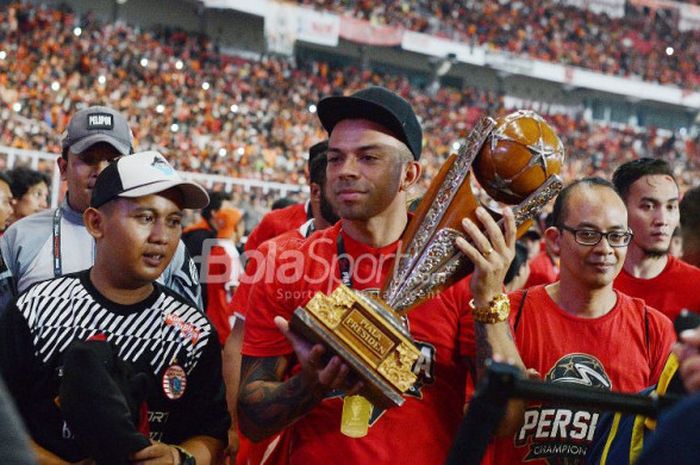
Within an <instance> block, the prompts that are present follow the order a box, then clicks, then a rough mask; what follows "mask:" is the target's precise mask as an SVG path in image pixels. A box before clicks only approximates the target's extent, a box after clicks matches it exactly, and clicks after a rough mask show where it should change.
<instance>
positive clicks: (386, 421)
mask: <svg viewBox="0 0 700 465" xmlns="http://www.w3.org/2000/svg"><path fill="white" fill-rule="evenodd" d="M341 224H342V222H339V223H338V224H336V225H335V226H333V227H331V228H329V229H325V230H323V231H318V232H316V233H314V234H313V235H312V236H310V237H309V238H308V239H307V240H305V241H303V242H302V243H301V244H299V245H298V247H293V248H288V249H287V250H285V251H283V252H281V253H280V254H278V255H277V257H275V258H274V259H273V260H272V261H270V262H268V263H266V264H265V267H266V268H268V269H269V268H270V267H271V268H272V269H273V270H274V271H275V273H272V275H273V279H271V280H270V281H267V282H266V280H265V279H264V277H262V276H263V274H261V277H262V279H261V281H258V282H257V283H255V284H253V285H252V287H251V289H250V296H249V303H248V315H247V317H246V330H245V336H244V341H243V354H244V355H247V356H255V357H272V356H282V355H287V354H290V353H292V348H291V346H290V345H289V343H288V342H287V340H286V339H285V338H284V336H283V335H282V334H281V333H280V332H279V331H278V329H277V327H276V326H275V324H274V323H273V318H274V317H275V316H276V315H282V316H284V317H285V318H288V319H289V318H291V316H292V313H293V312H294V310H295V309H296V308H297V307H299V306H303V305H304V304H306V303H307V302H308V300H309V299H311V297H313V296H314V295H315V294H316V292H318V291H323V292H324V293H329V292H331V291H332V290H333V289H335V288H336V287H337V286H338V285H339V284H340V277H339V267H338V265H337V261H336V260H334V259H335V258H336V257H337V246H336V241H337V237H338V235H339V234H341ZM343 241H344V244H345V251H346V253H347V254H348V255H349V256H350V257H352V262H353V263H354V266H352V268H351V269H352V281H353V287H354V288H355V289H358V290H370V289H374V290H378V289H379V288H380V287H381V283H382V282H383V280H384V277H385V276H386V274H387V272H388V271H389V268H390V265H391V263H392V262H393V257H392V254H394V253H395V252H396V250H397V246H398V242H397V243H394V244H391V245H388V246H386V247H382V248H377V249H375V248H370V247H368V246H366V245H364V244H362V243H359V242H356V241H354V240H353V239H352V238H350V237H349V236H347V235H346V234H343ZM295 272H296V274H295ZM465 283H466V281H464V280H463V281H461V282H459V283H457V284H455V285H454V286H453V287H451V288H450V289H448V290H446V291H444V292H442V293H441V294H439V295H438V296H437V297H435V298H433V299H432V300H430V301H428V302H426V303H424V304H423V305H421V306H419V307H417V308H416V309H414V310H412V311H411V312H410V313H409V314H408V323H409V330H410V332H411V334H412V336H413V337H414V339H415V341H416V343H417V345H418V346H419V348H420V349H421V352H422V353H423V357H422V358H421V359H419V360H418V362H417V363H416V365H415V367H414V371H416V372H417V373H418V375H419V382H418V383H417V388H416V389H415V390H413V391H412V392H409V393H408V394H407V395H406V396H405V397H406V402H405V403H404V405H403V406H401V407H398V408H393V409H390V410H386V411H383V412H382V411H378V410H376V409H375V411H374V413H373V417H372V420H371V421H370V429H369V433H368V434H367V436H365V437H364V438H361V439H352V438H348V437H346V436H344V435H342V434H341V433H340V418H341V409H342V398H341V397H340V396H337V395H329V396H327V398H326V399H324V400H323V401H321V403H320V404H318V405H317V406H316V407H315V408H314V409H313V410H312V411H311V412H309V413H308V414H307V415H305V416H304V417H302V418H300V419H299V420H298V421H297V422H295V423H294V424H293V425H292V426H291V427H289V428H287V429H286V430H285V432H284V434H286V435H288V441H280V444H286V445H287V447H289V449H288V451H287V453H286V454H284V455H287V456H288V457H289V463H290V464H292V465H297V464H299V465H300V464H303V465H310V464H323V465H326V464H329V463H332V464H334V465H346V464H347V465H357V464H364V463H372V464H373V465H381V464H387V465H388V464H391V465H394V464H397V463H420V464H433V463H434V464H442V463H444V461H445V459H446V457H447V453H448V451H449V448H450V446H451V444H452V440H453V437H454V434H455V432H456V429H457V427H458V425H459V423H460V421H461V419H462V410H463V406H464V400H465V399H464V397H465V396H464V392H465V381H466V378H467V366H466V363H465V362H464V359H465V357H472V356H473V355H474V342H473V341H474V339H473V321H472V319H471V312H470V311H469V309H468V304H467V303H468V302H469V300H470V295H469V289H468V287H467V286H466V284H465ZM292 370H294V368H293V369H292ZM397 441H398V442H397ZM398 445H400V447H398Z"/></svg>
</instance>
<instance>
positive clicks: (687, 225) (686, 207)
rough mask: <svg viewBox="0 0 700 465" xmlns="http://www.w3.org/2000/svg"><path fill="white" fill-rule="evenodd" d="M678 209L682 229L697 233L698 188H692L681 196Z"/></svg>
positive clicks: (699, 192) (699, 221) (699, 219)
mask: <svg viewBox="0 0 700 465" xmlns="http://www.w3.org/2000/svg"><path fill="white" fill-rule="evenodd" d="M679 209H680V213H681V227H682V229H684V230H691V229H692V230H695V231H697V228H698V227H700V186H697V187H693V188H692V189H690V190H689V191H687V192H686V193H685V195H683V198H682V199H681V203H680V205H679Z"/></svg>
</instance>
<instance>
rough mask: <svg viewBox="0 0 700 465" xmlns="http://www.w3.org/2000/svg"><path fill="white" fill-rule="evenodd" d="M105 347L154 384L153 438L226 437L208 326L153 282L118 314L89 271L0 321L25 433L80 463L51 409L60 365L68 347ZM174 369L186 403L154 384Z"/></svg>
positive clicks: (2, 357)
mask: <svg viewBox="0 0 700 465" xmlns="http://www.w3.org/2000/svg"><path fill="white" fill-rule="evenodd" d="M95 336H100V337H104V338H106V340H107V341H109V342H110V343H111V344H112V346H113V347H114V348H115V350H116V353H117V355H118V357H119V358H120V359H121V360H123V361H125V362H127V363H128V364H130V365H131V366H132V367H134V368H135V369H136V370H137V371H140V372H144V373H148V374H149V375H150V376H152V377H153V378H152V380H153V382H152V383H151V384H152V385H153V386H154V388H153V389H152V391H153V392H150V393H149V395H148V397H147V403H148V410H149V426H150V434H151V438H152V439H156V440H160V441H163V442H167V443H179V442H182V441H183V440H185V439H187V438H188V437H192V436H195V435H206V436H213V437H217V438H221V439H222V440H225V438H226V431H227V428H228V414H227V412H226V405H225V396H224V387H223V381H222V377H221V356H220V347H219V343H218V339H217V337H216V334H215V332H214V328H213V326H212V325H211V324H210V322H209V321H208V320H207V318H206V317H205V316H204V315H203V314H202V312H201V311H200V310H199V309H197V308H196V307H195V305H194V304H192V303H190V302H188V301H187V300H185V299H183V298H182V297H180V296H179V295H178V294H176V293H174V292H173V291H171V290H169V289H167V288H165V287H163V286H162V285H160V284H158V283H155V284H154V291H153V292H152V293H151V295H150V296H149V297H148V298H146V299H145V300H144V301H142V302H140V303H137V304H134V305H121V304H117V303H115V302H112V301H110V300H108V299H106V298H105V297H104V296H102V295H101V294H100V293H99V292H98V291H97V290H96V289H95V288H94V286H93V285H92V283H91V282H90V279H89V270H86V271H83V272H79V273H74V274H70V275H66V276H62V277H60V278H56V279H52V280H49V281H44V282H41V283H38V284H36V285H34V286H32V287H31V288H29V289H28V290H27V291H26V292H25V293H23V294H22V295H21V296H19V297H18V298H17V299H16V301H15V302H14V304H12V305H10V307H9V308H8V311H7V312H5V315H3V317H2V319H1V320H0V368H1V369H2V374H3V376H4V378H5V379H6V380H7V383H8V387H9V390H10V392H11V393H12V394H13V396H14V397H15V400H16V401H17V404H18V406H19V409H20V412H21V414H22V416H23V417H24V420H25V422H26V423H27V426H28V429H29V431H30V434H31V435H32V437H33V438H34V440H35V441H37V442H38V443H39V444H40V445H42V446H44V447H45V448H47V449H48V450H50V451H52V452H54V453H56V454H58V455H59V456H60V457H62V458H64V459H67V460H69V461H75V460H78V459H81V458H82V457H81V454H80V451H79V450H76V444H75V441H73V438H72V437H71V434H70V428H69V426H68V425H66V424H65V423H64V421H63V419H62V417H61V413H60V410H59V409H58V407H56V404H55V402H54V400H55V398H56V396H57V394H58V388H59V386H60V380H61V373H62V364H63V361H62V356H63V353H64V352H65V351H66V349H67V348H68V346H69V345H70V344H71V343H72V342H73V341H76V340H88V339H91V338H93V337H95ZM173 364H177V365H179V366H180V367H182V368H183V369H184V371H185V372H186V373H187V386H186V390H185V394H184V395H183V396H182V397H181V398H180V399H176V400H173V399H171V398H169V397H168V396H167V395H165V393H164V390H163V388H162V378H163V375H164V372H165V371H166V370H167V369H168V367H170V366H172V365H173Z"/></svg>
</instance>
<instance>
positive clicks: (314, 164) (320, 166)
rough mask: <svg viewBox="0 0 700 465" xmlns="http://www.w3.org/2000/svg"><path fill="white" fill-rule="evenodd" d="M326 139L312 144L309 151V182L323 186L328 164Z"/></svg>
mask: <svg viewBox="0 0 700 465" xmlns="http://www.w3.org/2000/svg"><path fill="white" fill-rule="evenodd" d="M327 152H328V139H326V140H323V141H321V142H319V143H317V144H314V145H312V146H311V148H310V149H309V182H310V183H311V182H313V183H316V184H318V185H319V186H324V185H325V184H326V165H327V164H328V157H327V155H326V153H327Z"/></svg>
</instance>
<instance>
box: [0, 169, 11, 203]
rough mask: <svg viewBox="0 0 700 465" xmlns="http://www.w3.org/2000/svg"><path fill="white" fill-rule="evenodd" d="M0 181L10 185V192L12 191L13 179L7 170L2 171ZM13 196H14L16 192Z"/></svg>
mask: <svg viewBox="0 0 700 465" xmlns="http://www.w3.org/2000/svg"><path fill="white" fill-rule="evenodd" d="M0 181H2V182H4V183H5V184H7V185H8V186H10V192H11V191H12V179H10V177H9V176H8V175H7V173H6V172H0ZM12 197H14V194H13V195H12Z"/></svg>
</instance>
